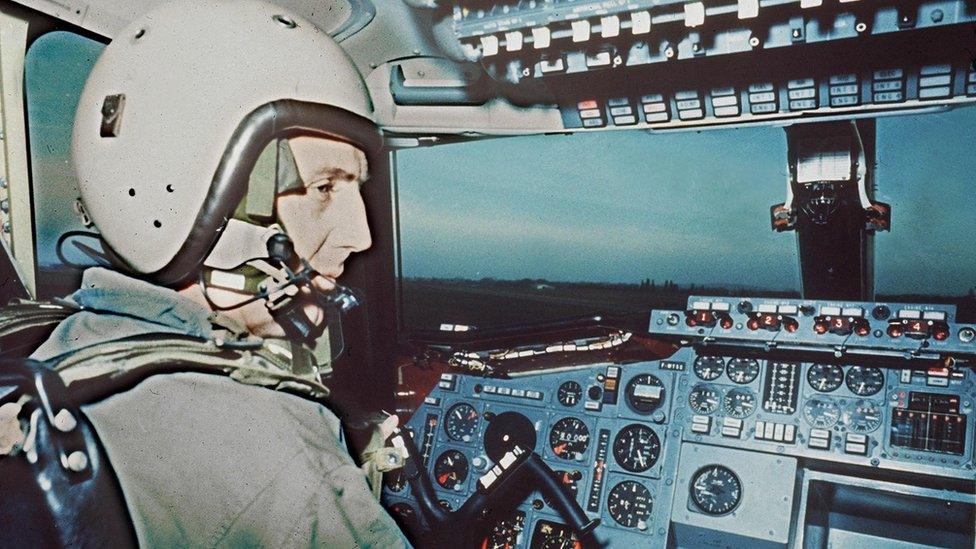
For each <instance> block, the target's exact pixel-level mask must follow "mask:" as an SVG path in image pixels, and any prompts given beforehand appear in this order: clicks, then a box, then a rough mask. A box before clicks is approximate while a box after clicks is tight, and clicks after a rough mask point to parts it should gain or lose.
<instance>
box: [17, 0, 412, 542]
mask: <svg viewBox="0 0 976 549" xmlns="http://www.w3.org/2000/svg"><path fill="white" fill-rule="evenodd" d="M370 109H371V107H370V104H369V100H368V95H367V93H366V90H365V86H364V84H363V82H362V80H361V79H360V77H359V75H358V72H357V71H356V69H355V67H354V66H353V65H352V63H351V61H350V60H349V59H348V58H347V57H346V56H345V54H344V53H343V52H342V50H341V49H340V48H339V47H338V46H337V45H336V44H335V42H334V41H332V40H331V38H330V37H328V36H327V35H325V34H324V33H322V32H321V31H319V30H318V29H316V28H315V27H314V26H313V25H312V24H311V23H309V22H308V21H305V20H302V19H301V18H299V17H297V16H295V15H293V14H290V13H287V12H285V11H284V10H281V9H280V8H278V7H276V6H274V5H271V4H266V3H264V2H260V1H254V0H247V1H243V2H223V1H203V2H201V1H199V0H189V1H188V0H183V1H179V2H175V3H171V4H168V5H164V6H161V7H159V8H157V9H155V10H153V11H151V12H150V13H148V14H146V15H144V16H143V17H141V18H140V19H138V20H136V21H135V22H133V23H132V24H130V26H129V27H128V28H126V29H124V30H122V31H121V32H120V33H119V34H118V35H117V36H116V38H115V39H114V40H113V42H112V43H111V44H109V45H108V46H107V47H106V49H105V51H104V53H103V54H102V56H101V58H100V59H99V61H98V62H97V64H96V66H95V68H94V69H93V71H92V73H91V75H90V77H89V79H88V82H87V83H86V86H85V89H84V92H83V94H82V97H81V99H80V101H79V105H78V113H77V116H76V120H75V128H74V135H73V143H72V147H73V149H72V153H73V158H74V163H75V169H76V172H77V175H78V180H79V190H80V194H81V201H80V203H81V211H82V212H83V214H84V216H85V217H86V219H88V220H90V221H91V222H92V223H93V224H94V226H95V227H96V228H97V229H98V231H99V233H100V235H101V238H102V239H103V242H104V244H105V246H106V248H107V250H108V251H109V253H110V255H111V257H112V258H113V261H114V263H113V267H112V268H101V267H98V268H91V269H89V270H87V271H86V272H85V273H84V275H83V281H82V287H81V288H80V289H79V290H78V291H76V292H75V293H73V294H72V295H71V296H69V297H68V298H67V299H66V300H65V303H67V304H68V305H69V306H70V307H72V308H73V309H75V311H76V312H74V313H73V314H71V316H69V317H68V318H66V319H65V320H64V321H63V322H62V323H61V324H60V325H59V326H58V327H57V328H56V329H55V330H54V332H53V333H52V334H51V336H50V337H49V338H48V339H47V340H46V341H45V342H44V343H43V344H42V345H41V346H40V347H39V348H38V349H37V350H36V351H35V352H34V354H33V357H34V358H37V359H40V360H46V361H50V362H51V363H52V364H55V368H56V369H57V370H58V371H59V372H60V373H61V377H62V378H64V379H65V380H66V382H68V384H69V385H68V386H69V389H70V388H71V386H72V384H73V383H75V382H83V381H86V380H91V379H99V376H105V374H106V372H109V373H110V374H111V376H109V377H112V376H115V377H118V376H117V375H116V374H119V375H121V374H125V373H127V372H130V371H134V370H138V369H139V368H141V367H143V366H142V365H141V364H142V363H139V364H135V362H138V361H131V360H128V358H129V357H131V356H135V355H139V356H144V357H145V356H150V357H154V359H155V360H159V359H160V357H162V358H163V359H167V358H168V357H170V356H172V357H173V360H177V359H180V360H182V361H183V362H189V363H194V364H198V367H196V368H192V369H191V370H192V371H181V372H177V373H166V374H165V375H151V376H148V377H145V378H144V379H142V380H141V381H140V382H138V384H136V385H134V386H133V387H130V388H126V390H124V391H121V392H118V393H116V394H113V395H111V396H108V397H107V398H104V399H102V400H99V401H96V402H92V403H90V404H87V405H86V406H84V408H83V411H84V413H85V415H86V416H87V418H88V419H89V420H90V422H91V424H92V425H93V426H94V428H95V430H96V431H97V433H98V436H99V438H100V439H101V442H102V445H103V446H104V449H105V452H106V454H107V456H108V458H109V460H110V462H111V465H112V467H113V468H114V471H115V473H116V475H117V477H118V480H119V485H120V487H121V491H122V493H123V495H124V500H125V505H126V507H127V509H128V512H129V515H130V517H131V520H132V522H133V525H134V529H135V534H136V537H137V538H138V542H139V543H140V544H141V545H148V546H287V547H293V546H310V545H315V546H327V547H368V546H372V547H403V546H407V545H408V543H407V542H406V541H405V538H404V537H403V535H402V534H401V532H400V531H399V529H398V528H397V526H396V525H395V523H394V522H393V521H392V519H391V518H390V517H389V515H387V514H386V512H385V511H384V510H383V509H382V507H381V506H380V504H379V503H378V501H377V500H376V499H375V498H374V496H373V494H372V493H371V492H370V489H369V487H368V485H367V482H366V477H365V476H364V474H363V472H362V470H361V469H360V468H359V467H357V465H356V464H355V463H354V461H353V459H352V458H351V457H350V455H349V452H348V450H347V449H346V445H345V442H344V439H343V435H342V431H341V428H340V424H339V420H338V419H337V418H336V416H335V415H334V414H333V413H332V412H331V411H330V410H329V409H328V408H326V407H325V406H323V405H322V404H321V403H320V402H321V397H322V396H323V395H324V394H326V393H327V391H328V389H327V388H326V387H325V386H324V385H323V384H322V380H321V376H320V374H321V371H320V370H319V368H320V365H318V364H317V363H316V362H315V361H311V360H305V361H304V362H302V361H300V360H299V357H300V356H302V357H306V358H307V356H308V353H307V349H306V348H305V347H304V346H302V345H301V344H302V343H310V342H312V341H313V340H315V339H316V336H317V335H318V334H319V333H320V332H321V330H322V328H323V327H324V324H325V320H324V319H325V313H324V310H323V303H326V302H328V298H329V292H331V291H333V290H334V289H335V288H336V282H335V279H336V278H337V277H338V276H339V275H340V274H342V271H343V264H344V262H345V260H346V258H347V257H348V256H349V255H350V254H353V253H355V252H359V251H362V250H365V249H366V248H368V247H369V246H370V244H371V240H370V234H369V229H368V226H367V218H366V209H365V207H364V203H363V200H362V198H361V196H360V185H361V184H363V183H364V182H365V181H366V180H367V178H368V164H369V157H370V155H371V154H375V152H376V148H377V146H378V133H377V131H376V129H375V126H373V125H372V123H371V122H370V121H369V116H370V114H371V110H370ZM283 337H287V338H289V339H290V341H289V340H287V339H281V340H276V339H274V338H283ZM126 353H128V354H126ZM227 353H230V355H231V358H230V359H228V358H227V357H228V355H227ZM120 356H123V357H124V358H120ZM127 360H128V361H127ZM143 362H147V361H143ZM215 374H216V375H215ZM395 424H396V420H395V418H391V419H390V420H388V421H386V422H385V423H384V424H383V425H382V426H381V428H382V429H381V430H383V431H385V432H384V433H382V434H381V435H380V438H383V437H384V436H385V435H386V434H387V433H388V432H389V431H391V430H392V429H393V428H394V427H395Z"/></svg>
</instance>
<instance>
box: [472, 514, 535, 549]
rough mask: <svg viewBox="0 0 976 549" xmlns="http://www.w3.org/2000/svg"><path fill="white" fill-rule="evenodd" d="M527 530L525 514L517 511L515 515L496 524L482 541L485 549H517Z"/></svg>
mask: <svg viewBox="0 0 976 549" xmlns="http://www.w3.org/2000/svg"><path fill="white" fill-rule="evenodd" d="M524 529H525V513H524V512H522V511H515V515H513V516H511V517H509V518H507V519H505V520H501V521H498V522H496V523H495V526H493V527H492V529H491V532H490V533H489V534H488V537H486V538H485V539H483V540H482V542H481V547H482V548H483V549H509V548H511V547H515V544H516V542H518V538H519V536H520V535H522V530H524Z"/></svg>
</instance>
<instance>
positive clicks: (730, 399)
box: [722, 388, 756, 419]
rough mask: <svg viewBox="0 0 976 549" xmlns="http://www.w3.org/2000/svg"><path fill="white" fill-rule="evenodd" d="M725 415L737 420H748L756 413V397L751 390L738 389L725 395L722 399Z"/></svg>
mask: <svg viewBox="0 0 976 549" xmlns="http://www.w3.org/2000/svg"><path fill="white" fill-rule="evenodd" d="M722 403H723V404H724V405H725V414H726V415H728V416H731V417H735V418H739V419H742V418H746V417H749V416H751V415H752V413H753V412H755V411H756V395H754V394H752V391H750V390H749V389H742V388H736V389H731V390H729V392H727V393H725V398H724V399H722Z"/></svg>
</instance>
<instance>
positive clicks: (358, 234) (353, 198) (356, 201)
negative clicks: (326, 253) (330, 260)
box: [329, 187, 373, 252]
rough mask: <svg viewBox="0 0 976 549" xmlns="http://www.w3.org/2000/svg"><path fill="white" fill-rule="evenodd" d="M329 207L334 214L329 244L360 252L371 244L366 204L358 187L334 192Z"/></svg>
mask: <svg viewBox="0 0 976 549" xmlns="http://www.w3.org/2000/svg"><path fill="white" fill-rule="evenodd" d="M336 194H337V196H335V198H334V200H335V202H334V203H333V207H332V208H331V209H332V210H333V212H331V213H334V214H335V218H334V219H335V228H334V229H333V230H332V234H331V235H330V236H329V241H330V242H329V246H330V247H336V248H348V249H349V250H350V251H351V252H361V251H363V250H365V249H367V248H369V247H370V246H371V245H372V244H373V239H372V237H371V236H370V234H369V224H368V223H367V221H366V204H365V203H363V197H362V195H361V194H360V193H359V188H357V187H351V188H349V189H344V190H343V191H341V192H339V193H336Z"/></svg>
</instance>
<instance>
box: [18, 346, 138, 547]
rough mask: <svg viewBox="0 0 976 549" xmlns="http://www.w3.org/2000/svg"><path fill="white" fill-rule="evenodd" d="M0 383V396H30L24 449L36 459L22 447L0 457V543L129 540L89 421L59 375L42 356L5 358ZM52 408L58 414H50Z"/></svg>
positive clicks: (121, 503)
mask: <svg viewBox="0 0 976 549" xmlns="http://www.w3.org/2000/svg"><path fill="white" fill-rule="evenodd" d="M0 387H12V388H14V390H13V391H11V392H9V393H7V395H6V396H4V397H3V399H0V403H2V402H5V401H10V400H16V399H18V398H19V397H20V396H21V395H25V394H28V395H30V396H31V397H32V399H31V402H30V403H29V404H28V405H27V406H25V410H24V413H25V414H27V415H28V416H35V415H36V416H37V418H36V420H35V421H32V424H33V430H32V436H33V437H34V444H33V445H32V451H31V453H34V454H35V455H36V459H33V457H34V456H31V458H32V459H28V455H27V454H26V453H25V454H21V455H14V456H5V457H0V539H2V540H3V544H4V545H10V546H16V547H123V548H124V547H135V546H136V536H135V531H134V530H133V527H132V521H131V519H130V517H129V513H128V510H127V508H126V505H125V499H124V496H123V494H122V490H121V488H120V487H119V483H118V479H117V477H116V475H115V472H114V470H113V469H112V466H111V464H110V463H109V460H108V458H107V456H106V454H105V450H104V448H103V447H102V445H101V444H100V443H99V441H98V436H97V435H96V433H95V430H94V428H93V427H92V426H91V424H90V423H89V422H88V420H87V419H86V418H85V416H84V414H82V413H81V410H79V409H78V408H76V407H73V406H71V405H69V404H68V403H67V399H66V398H65V396H66V394H67V391H66V388H65V386H64V384H63V383H62V382H61V379H60V377H59V376H58V375H57V374H55V373H54V372H53V370H51V369H50V368H49V367H48V366H47V365H46V364H44V363H41V362H37V361H31V360H5V361H0ZM62 410H64V411H63V412H62ZM59 414H60V417H61V418H62V420H61V421H58V420H55V419H54V418H55V417H58V416H59ZM64 414H70V416H71V421H65V420H64V418H66V417H67V416H65V415H64ZM57 425H60V428H59V427H58V426H57ZM66 426H70V427H71V428H70V429H66ZM32 460H33V462H32Z"/></svg>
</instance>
